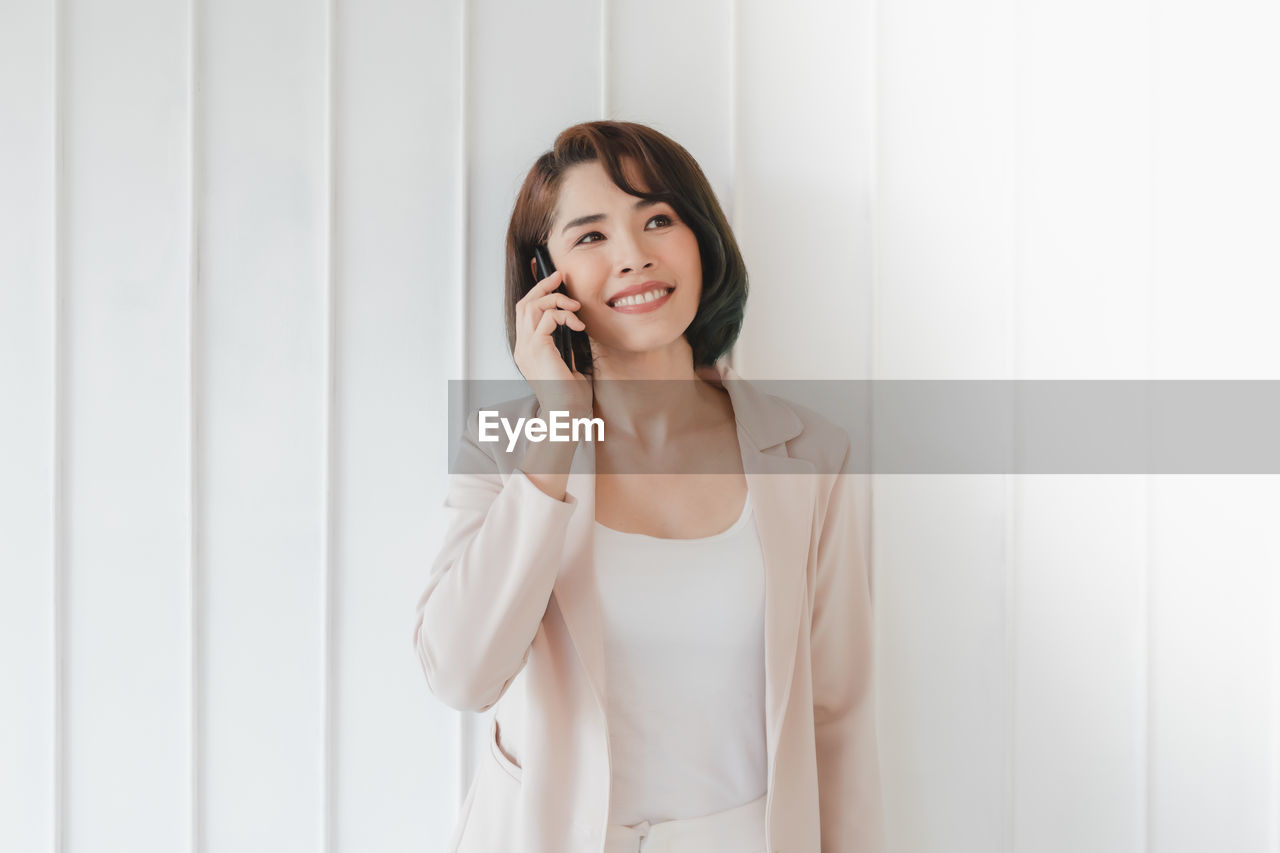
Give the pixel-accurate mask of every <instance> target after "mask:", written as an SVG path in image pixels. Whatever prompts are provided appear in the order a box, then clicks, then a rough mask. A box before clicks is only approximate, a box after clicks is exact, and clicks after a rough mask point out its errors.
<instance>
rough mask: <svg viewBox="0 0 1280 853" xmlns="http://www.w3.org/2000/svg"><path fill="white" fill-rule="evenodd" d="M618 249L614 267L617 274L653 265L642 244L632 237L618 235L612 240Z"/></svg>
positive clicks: (624, 273) (645, 268)
mask: <svg viewBox="0 0 1280 853" xmlns="http://www.w3.org/2000/svg"><path fill="white" fill-rule="evenodd" d="M614 247H615V248H616V249H617V251H618V255H617V264H616V269H617V271H618V275H626V274H627V273H632V272H635V271H636V270H647V269H649V268H650V267H652V266H653V260H652V259H650V257H649V254H648V252H646V251H645V249H644V244H643V243H642V242H641V241H640V240H637V239H635V238H634V237H626V236H620V237H618V238H617V239H616V240H615V242H614Z"/></svg>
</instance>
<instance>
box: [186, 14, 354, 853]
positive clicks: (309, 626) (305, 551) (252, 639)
mask: <svg viewBox="0 0 1280 853" xmlns="http://www.w3.org/2000/svg"><path fill="white" fill-rule="evenodd" d="M327 11H328V10H327V7H326V6H325V5H323V4H320V5H317V4H315V3H303V2H277V3H271V4H267V5H263V4H259V3H252V2H228V3H210V4H205V5H203V6H202V7H201V16H202V17H201V20H200V28H199V33H200V45H199V54H200V57H201V63H200V67H199V69H198V84H199V92H200V94H201V97H202V101H201V103H200V111H199V126H200V128H201V137H200V139H199V150H200V152H201V175H200V184H201V187H202V190H203V193H202V196H201V200H200V201H201V203H200V207H199V213H200V217H201V228H200V250H201V254H200V258H201V263H200V282H199V303H198V308H199V318H200V323H199V327H198V341H199V352H198V364H199V366H200V371H199V382H200V385H199V404H198V405H199V413H200V423H199V437H200V446H199V468H198V471H199V478H200V480H199V482H200V490H199V500H200V507H201V515H200V529H201V531H202V534H201V538H200V556H201V562H200V567H199V568H200V576H201V581H202V583H201V587H200V592H201V603H202V610H201V613H200V619H201V627H202V630H201V633H200V637H199V643H200V649H201V658H200V663H201V667H202V668H201V672H200V675H201V677H202V679H203V683H202V695H203V697H204V706H203V707H202V709H201V713H202V720H203V726H202V730H201V732H200V735H201V740H200V757H201V768H200V785H201V789H202V792H203V795H204V798H203V809H204V810H203V813H202V815H201V822H202V825H203V827H204V833H203V839H202V842H203V849H204V850H205V851H207V853H228V851H241V850H251V849H279V850H313V851H314V850H320V849H321V833H322V831H323V825H324V813H323V802H324V801H323V792H324V781H323V779H322V778H321V777H322V771H323V762H324V741H323V735H324V732H323V720H324V714H325V705H324V702H325V696H324V688H323V677H324V670H325V665H326V661H325V660H324V659H323V650H324V634H323V626H324V614H323V612H322V601H323V598H322V596H323V592H324V587H323V584H324V578H325V566H324V556H325V555H324V537H325V532H324V527H323V525H324V522H325V502H326V498H325V494H324V490H323V486H324V483H325V469H326V465H327V464H328V462H327V452H328V451H327V448H326V446H325V440H324V439H325V435H326V432H327V429H326V418H327V410H326V387H325V386H326V382H327V377H326V375H325V367H326V349H325V347H326V337H327V334H326V324H327V322H328V318H327V316H326V292H327V288H328V281H327V272H328V271H327V265H326V260H327V254H328V250H327V246H326V238H327V234H326V205H327V198H328V191H329V187H328V180H327V174H326V163H325V145H326V135H327V131H328V128H327V124H326V116H327V112H326V111H327V104H326V98H327V91H326V90H327V76H326V75H327V68H326V62H327V57H326V38H327V34H326V27H327V22H326V16H327Z"/></svg>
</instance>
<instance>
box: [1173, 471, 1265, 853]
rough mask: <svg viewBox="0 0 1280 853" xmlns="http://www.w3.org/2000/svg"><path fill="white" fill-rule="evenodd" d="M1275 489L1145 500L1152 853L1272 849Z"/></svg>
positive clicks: (1258, 484)
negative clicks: (1148, 508)
mask: <svg viewBox="0 0 1280 853" xmlns="http://www.w3.org/2000/svg"><path fill="white" fill-rule="evenodd" d="M1278 517H1280V480H1278V479H1277V478H1275V477H1162V478H1160V479H1159V480H1158V481H1157V483H1156V485H1155V487H1154V488H1153V490H1152V499H1151V525H1152V537H1153V547H1152V552H1151V561H1152V568H1153V580H1152V594H1151V613H1152V620H1153V624H1152V663H1151V679H1152V685H1151V694H1152V718H1151V775H1152V778H1151V818H1150V819H1151V842H1152V847H1151V849H1153V850H1157V851H1159V853H1192V851H1196V853H1199V851H1202V850H1209V849H1215V850H1239V851H1241V853H1264V851H1272V850H1274V849H1275V846H1274V843H1275V840H1276V839H1275V838H1274V834H1273V833H1274V820H1275V809H1276V803H1277V798H1276V790H1275V787H1274V785H1275V779H1274V773H1273V762H1274V753H1273V749H1274V731H1273V726H1274V724H1275V712H1274V708H1273V706H1272V704H1271V703H1273V702H1274V701H1275V691H1274V687H1273V685H1272V683H1271V680H1270V679H1271V677H1272V674H1273V672H1274V659H1273V656H1274V655H1275V654H1276V649H1275V646H1274V639H1275V632H1274V629H1273V627H1272V626H1273V625H1274V624H1275V622H1276V619H1277V617H1278V614H1277V613H1276V592H1277V587H1276V584H1277V577H1278V576H1280V537H1278V535H1277V532H1276V527H1275V519H1276V518H1278Z"/></svg>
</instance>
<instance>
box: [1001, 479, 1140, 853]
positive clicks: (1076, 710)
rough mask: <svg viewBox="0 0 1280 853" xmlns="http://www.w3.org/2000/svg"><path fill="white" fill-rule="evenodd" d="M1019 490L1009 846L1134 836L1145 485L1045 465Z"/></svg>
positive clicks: (1092, 843)
mask: <svg viewBox="0 0 1280 853" xmlns="http://www.w3.org/2000/svg"><path fill="white" fill-rule="evenodd" d="M1016 494H1017V496H1018V502H1017V509H1018V516H1017V519H1018V527H1017V535H1016V537H1015V543H1016V546H1015V550H1014V552H1013V553H1014V559H1015V561H1016V565H1017V567H1018V575H1017V596H1016V626H1017V630H1016V633H1015V646H1014V649H1015V653H1016V658H1015V661H1016V668H1015V671H1014V679H1015V681H1014V683H1015V685H1016V687H1017V695H1016V705H1015V713H1014V726H1015V728H1014V733H1013V734H1014V756H1015V763H1014V780H1013V781H1014V785H1015V788H1014V805H1015V813H1014V819H1015V823H1014V839H1015V845H1014V849H1015V850H1017V851H1020V853H1042V851H1043V853H1049V852H1050V851H1054V853H1076V851H1081V850H1089V851H1098V853H1104V851H1107V852H1108V853H1131V851H1134V850H1142V849H1144V839H1145V837H1146V835H1145V823H1146V821H1145V812H1146V770H1147V764H1146V722H1147V716H1146V711H1147V708H1146V602H1145V594H1146V583H1145V569H1146V545H1147V539H1146V490H1145V489H1144V488H1143V482H1142V480H1141V478H1136V477H1093V476H1088V477H1064V476H1045V477H1020V478H1019V479H1018V484H1017V492H1016ZM1152 849H1154V848H1152Z"/></svg>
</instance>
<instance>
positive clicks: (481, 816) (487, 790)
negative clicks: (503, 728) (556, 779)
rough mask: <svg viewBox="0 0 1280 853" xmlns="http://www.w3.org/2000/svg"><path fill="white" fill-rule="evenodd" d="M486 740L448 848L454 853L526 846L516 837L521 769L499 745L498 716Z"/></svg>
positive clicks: (503, 851) (504, 852) (504, 851)
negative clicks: (484, 748)
mask: <svg viewBox="0 0 1280 853" xmlns="http://www.w3.org/2000/svg"><path fill="white" fill-rule="evenodd" d="M488 740H489V743H488V755H487V756H486V755H485V753H484V752H481V753H480V755H481V761H480V766H479V767H477V768H476V778H475V780H474V785H473V787H474V790H473V791H472V794H471V801H470V803H469V808H467V809H466V814H465V815H464V816H463V818H462V821H461V823H460V825H459V828H458V831H457V836H456V840H455V842H454V846H453V847H451V848H450V849H451V850H453V851H456V853H512V851H515V850H520V849H521V848H522V847H524V846H525V845H524V844H522V843H521V841H520V839H518V838H516V837H515V832H516V829H515V828H516V824H517V817H518V811H519V807H520V777H521V775H522V771H521V769H520V765H519V764H516V763H515V762H514V761H512V760H511V759H510V758H509V757H508V756H507V754H506V753H505V752H503V751H502V747H500V746H499V738H498V721H497V718H494V720H493V723H492V724H491V725H490V727H489V738H488ZM486 759H487V760H486Z"/></svg>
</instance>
